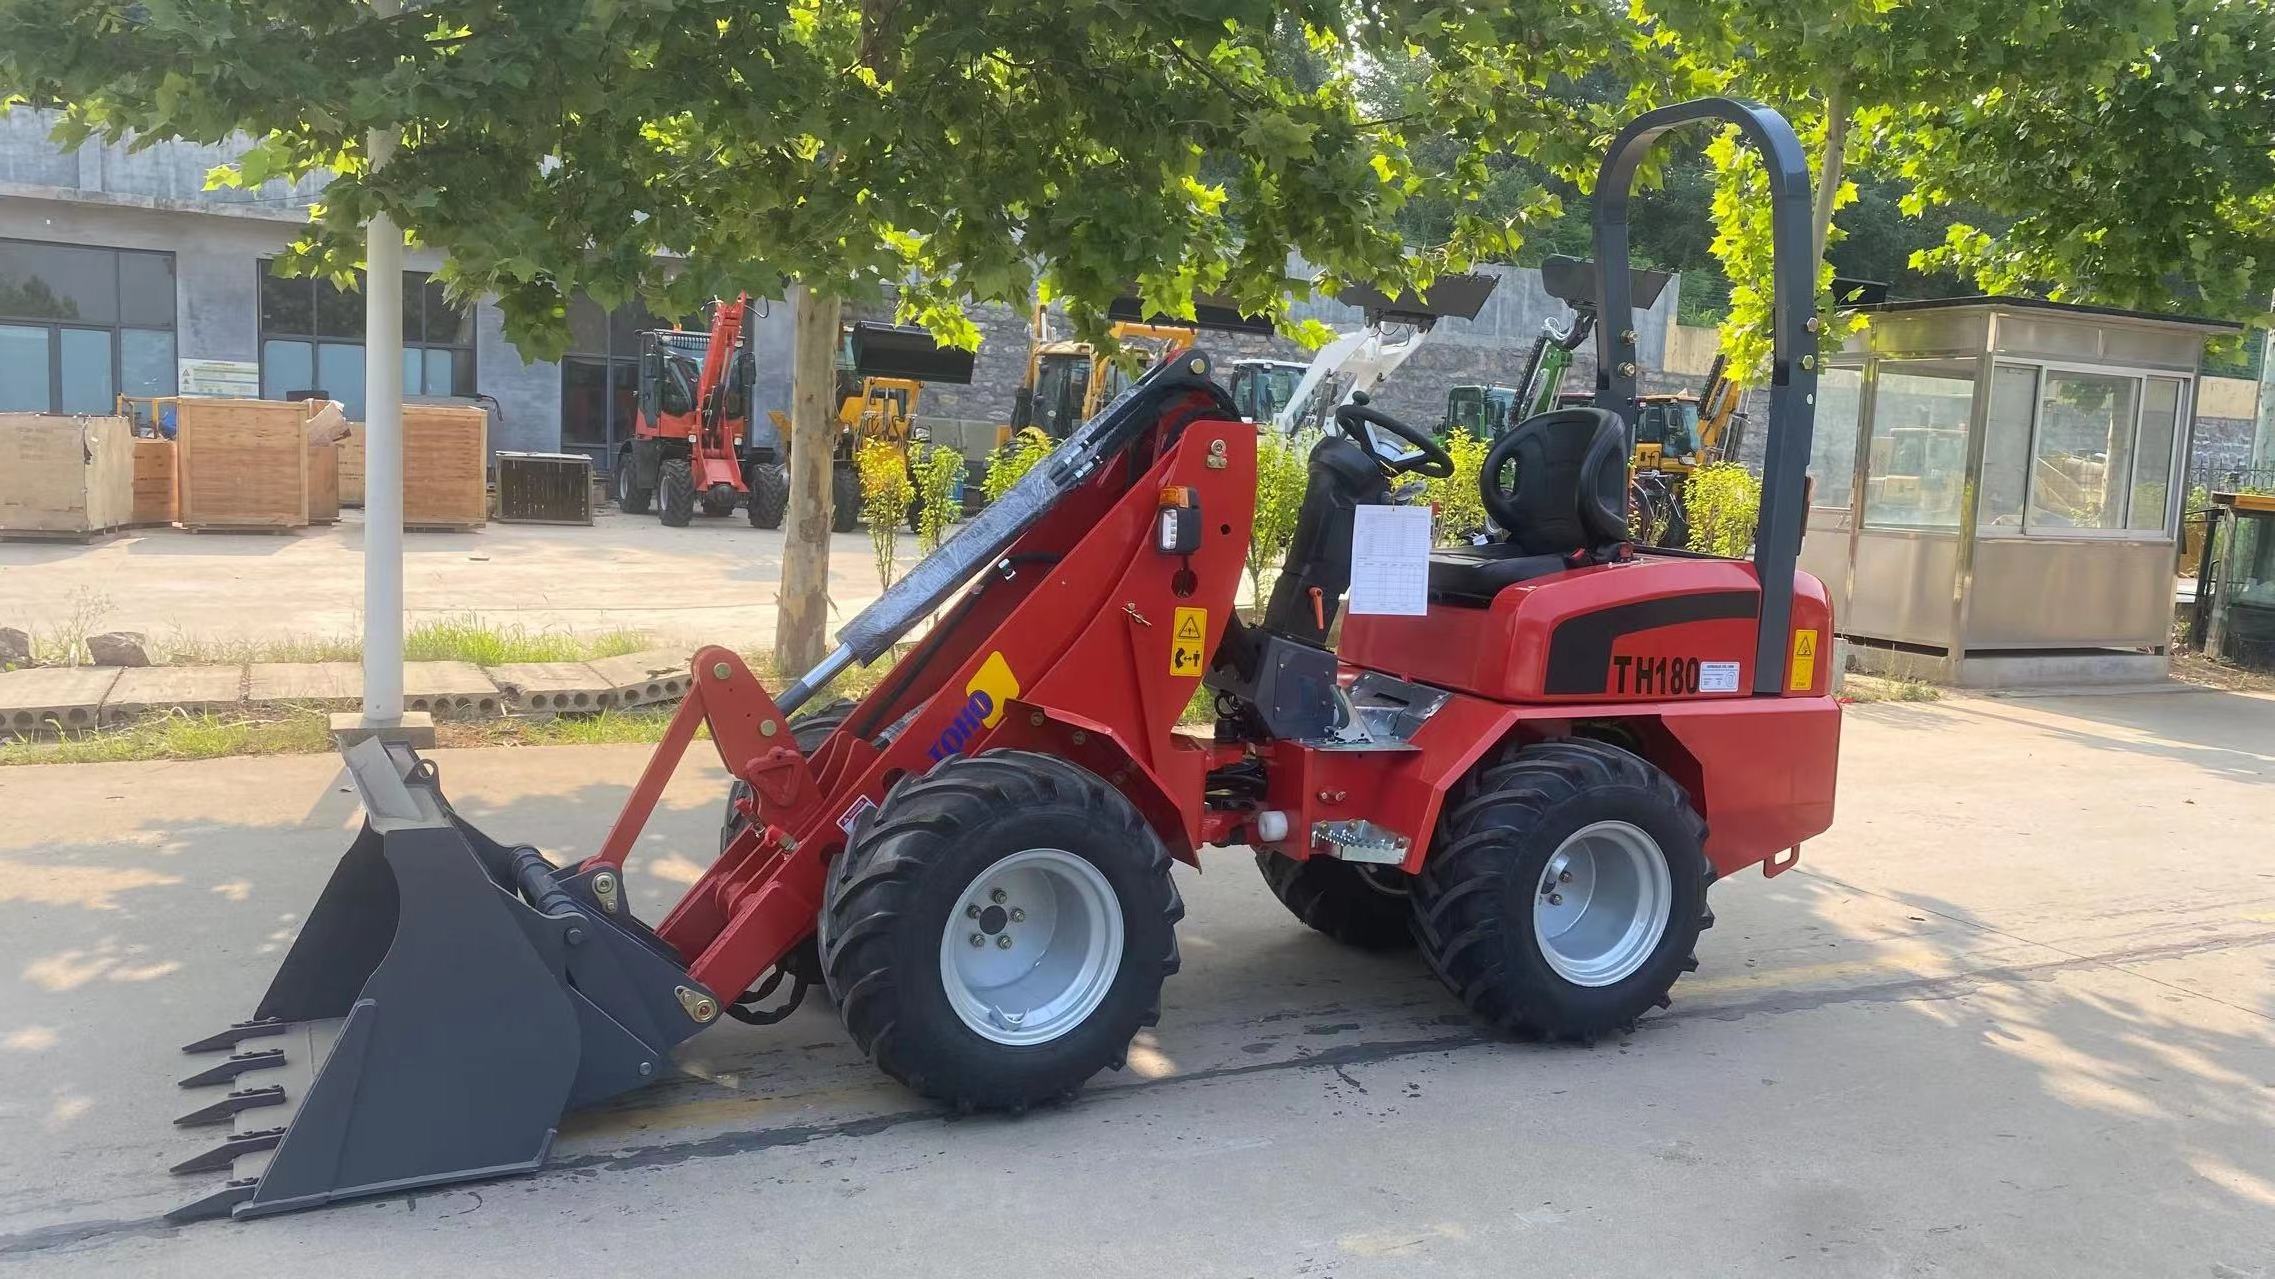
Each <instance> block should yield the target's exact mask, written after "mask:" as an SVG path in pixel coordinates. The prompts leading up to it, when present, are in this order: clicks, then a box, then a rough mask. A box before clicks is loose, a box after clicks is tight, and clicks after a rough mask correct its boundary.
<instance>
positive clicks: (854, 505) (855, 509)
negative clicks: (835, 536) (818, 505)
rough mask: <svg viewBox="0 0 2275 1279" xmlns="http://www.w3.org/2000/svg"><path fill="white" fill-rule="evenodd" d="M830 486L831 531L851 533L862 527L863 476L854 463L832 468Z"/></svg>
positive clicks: (837, 465) (839, 464)
mask: <svg viewBox="0 0 2275 1279" xmlns="http://www.w3.org/2000/svg"><path fill="white" fill-rule="evenodd" d="M829 485H830V490H829V507H830V510H829V531H830V532H832V533H850V532H852V531H853V530H855V529H857V528H859V527H861V476H860V474H859V473H858V472H856V471H855V470H854V469H853V463H851V462H838V463H836V464H835V465H833V466H831V467H830V470H829Z"/></svg>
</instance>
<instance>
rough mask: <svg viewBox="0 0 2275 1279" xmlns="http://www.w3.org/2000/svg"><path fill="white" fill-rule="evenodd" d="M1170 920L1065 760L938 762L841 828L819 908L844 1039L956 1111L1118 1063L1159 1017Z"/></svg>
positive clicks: (1016, 1098)
mask: <svg viewBox="0 0 2275 1279" xmlns="http://www.w3.org/2000/svg"><path fill="white" fill-rule="evenodd" d="M1184 913H1185V908H1184V904H1183V903H1182V901H1180V900H1179V898H1178V895H1177V887H1176V885H1175V884H1174V883H1173V882H1172V881H1171V879H1170V874H1169V854H1168V851H1167V850H1166V849H1164V848H1163V847H1162V845H1161V841H1160V840H1159V839H1158V838H1156V837H1155V835H1154V833H1153V831H1152V829H1151V828H1150V827H1148V826H1147V825H1146V824H1145V821H1144V819H1143V818H1142V817H1140V816H1139V815H1138V812H1137V810H1136V809H1135V808H1134V807H1132V806H1131V804H1130V802H1129V801H1128V800H1127V799H1124V798H1123V797H1122V795H1121V794H1120V793H1119V792H1118V791H1116V790H1114V789H1113V788H1112V787H1111V786H1109V785H1107V784H1106V783H1105V782H1104V781H1103V780H1101V779H1100V778H1098V777H1097V776H1095V775H1093V774H1091V773H1089V772H1087V771H1085V770H1083V769H1081V768H1079V767H1076V766H1075V765H1073V764H1070V763H1067V762H1066V761H1065V760H1061V759H1057V758H1054V757H1051V756H1046V755H1037V754H1033V753H1030V752H1026V751H1004V750H998V751H989V752H987V753H985V754H983V755H978V756H972V757H952V758H950V759H948V760H946V761H944V762H943V763H941V764H939V765H938V766H936V767H934V768H933V769H932V771H930V772H929V773H926V774H924V775H923V776H921V777H911V778H907V779H905V780H903V781H901V782H900V783H899V784H897V785H896V786H894V788H893V790H892V792H891V793H890V794H888V795H887V796H886V797H885V802H884V804H883V805H882V806H881V807H879V808H878V809H877V810H876V811H875V812H873V813H871V814H869V815H868V816H866V817H864V818H863V819H862V820H861V822H860V824H859V825H857V826H856V827H855V830H854V838H853V843H852V845H851V846H850V847H849V848H848V849H847V850H846V851H845V853H844V854H842V855H841V856H840V857H839V858H838V861H837V865H836V866H835V867H833V868H832V870H831V874H830V882H829V888H828V892H827V894H826V896H825V901H824V905H823V907H822V962H823V971H824V973H825V974H826V976H827V979H828V982H829V990H830V993H831V995H833V996H834V997H835V998H836V999H837V1002H838V1007H839V1010H840V1012H841V1013H842V1014H843V1015H844V1018H845V1026H846V1029H847V1030H848V1031H849V1032H851V1034H852V1036H853V1042H854V1043H855V1044H856V1045H858V1046H859V1047H860V1048H861V1050H862V1051H863V1052H865V1053H867V1054H868V1055H869V1057H870V1059H871V1060H873V1061H875V1062H876V1063H877V1065H878V1066H879V1067H880V1068H882V1069H883V1070H884V1071H885V1073H886V1074H889V1075H891V1076H892V1077H893V1078H895V1079H898V1080H900V1081H901V1082H902V1083H905V1084H907V1085H908V1086H909V1087H910V1088H913V1089H915V1090H916V1091H917V1092H919V1093H922V1094H924V1095H925V1096H927V1097H934V1098H938V1099H940V1100H943V1101H947V1102H951V1103H953V1104H955V1105H957V1106H959V1107H964V1108H987V1109H1011V1110H1018V1109H1023V1108H1025V1107H1027V1106H1029V1105H1032V1104H1034V1103H1036V1102H1040V1101H1047V1100H1051V1099H1053V1098H1057V1097H1062V1096H1065V1095H1066V1094H1068V1093H1070V1092H1072V1091H1073V1090H1074V1089H1076V1088H1078V1087H1080V1086H1081V1084H1082V1082H1083V1081H1084V1080H1086V1079H1088V1078H1089V1077H1090V1076H1092V1075H1094V1074H1096V1073H1097V1072H1098V1071H1099V1070H1100V1069H1101V1068H1104V1067H1107V1066H1113V1067H1117V1068H1118V1067H1120V1066H1121V1065H1122V1063H1123V1061H1124V1059H1125V1058H1126V1057H1127V1055H1128V1053H1129V1045H1130V1040H1131V1039H1132V1038H1133V1037H1134V1036H1135V1035H1136V1034H1137V1032H1138V1031H1139V1030H1141V1029H1143V1028H1145V1027H1147V1026H1151V1025H1153V1024H1154V1023H1155V1022H1157V1021H1159V1020H1160V1016H1161V983H1162V981H1163V980H1164V979H1165V978H1167V977H1168V976H1169V974H1171V973H1173V972H1175V971H1177V936H1176V923H1177V921H1178V919H1180V918H1182V917H1183V915H1184Z"/></svg>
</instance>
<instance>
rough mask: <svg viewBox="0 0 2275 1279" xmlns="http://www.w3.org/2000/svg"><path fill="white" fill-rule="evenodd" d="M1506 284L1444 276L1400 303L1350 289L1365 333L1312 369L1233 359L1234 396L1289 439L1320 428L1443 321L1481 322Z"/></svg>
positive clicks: (1330, 350)
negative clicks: (1489, 303)
mask: <svg viewBox="0 0 2275 1279" xmlns="http://www.w3.org/2000/svg"><path fill="white" fill-rule="evenodd" d="M1499 282H1500V281H1499V279H1498V278H1497V277H1494V276H1490V275H1446V276H1440V277H1438V279H1437V280H1436V282H1434V283H1433V284H1431V286H1430V287H1429V288H1427V289H1424V290H1422V294H1421V296H1420V297H1418V298H1416V297H1400V298H1397V299H1396V300H1393V299H1392V298H1390V297H1389V296H1388V295H1386V294H1384V293H1382V292H1380V291H1378V290H1376V289H1373V288H1369V287H1367V286H1364V285H1349V286H1346V287H1345V288H1344V290H1343V292H1342V294H1341V295H1340V297H1341V298H1342V300H1343V301H1345V302H1349V303H1352V304H1354V305H1356V306H1358V307H1359V308H1360V310H1361V311H1362V312H1363V313H1364V314H1365V316H1366V327H1364V328H1360V329H1354V330H1352V331H1350V332H1348V333H1343V334H1340V335H1338V336H1337V337H1336V338H1335V340H1334V341H1332V342H1329V343H1328V344H1327V345H1325V346H1323V347H1320V348H1319V350H1318V352H1317V353H1316V354H1314V355H1313V356H1312V357H1311V363H1310V364H1308V365H1297V364H1294V363H1292V362H1289V361H1285V360H1236V361H1234V363H1233V366H1232V383H1231V390H1232V398H1233V400H1234V402H1236V403H1238V404H1239V405H1240V410H1241V413H1242V415H1243V416H1245V417H1247V418H1248V419H1249V420H1250V421H1254V422H1265V421H1269V422H1270V423H1271V424H1272V428H1273V429H1274V430H1276V431H1278V432H1280V433H1281V434H1283V435H1289V434H1293V433H1295V432H1296V431H1299V430H1302V429H1303V428H1305V427H1307V426H1319V425H1321V424H1322V423H1324V422H1326V421H1327V420H1328V418H1330V417H1331V416H1332V415H1333V414H1334V412H1335V410H1336V409H1337V408H1338V407H1340V406H1341V405H1344V404H1347V403H1349V402H1350V400H1351V396H1352V395H1353V394H1355V393H1359V392H1365V393H1366V394H1368V395H1372V394H1374V393H1375V391H1376V390H1377V389H1378V388H1380V387H1381V385H1382V384H1383V382H1384V381H1386V380H1387V379H1388V378H1389V377H1390V375H1391V374H1392V373H1393V372H1395V371H1397V369H1398V366H1399V365H1401V364H1404V363H1405V362H1406V361H1407V359H1408V358H1409V357H1411V356H1412V355H1413V354H1414V352H1415V351H1416V350H1417V349H1418V348H1420V347H1421V345H1422V341H1423V339H1425V338H1427V337H1428V336H1429V335H1430V330H1431V329H1432V328H1434V327H1436V325H1437V322H1438V321H1439V320H1442V319H1444V318H1445V317H1446V316H1449V315H1455V316H1460V317H1461V318H1462V319H1465V320H1473V319H1476V318H1477V312H1478V311H1479V310H1480V309H1482V308H1483V307H1484V305H1485V299H1487V298H1488V297H1491V296H1492V294H1493V287H1494V285H1496V284H1498V283H1499ZM1298 369H1301V373H1300V374H1298V373H1297V372H1296V370H1298ZM1291 378H1292V385H1291V384H1290V380H1291Z"/></svg>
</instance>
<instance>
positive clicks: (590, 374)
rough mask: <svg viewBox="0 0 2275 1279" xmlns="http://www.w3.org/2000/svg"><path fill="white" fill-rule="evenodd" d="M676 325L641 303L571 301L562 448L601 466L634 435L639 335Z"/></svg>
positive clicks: (581, 298) (613, 459)
mask: <svg viewBox="0 0 2275 1279" xmlns="http://www.w3.org/2000/svg"><path fill="white" fill-rule="evenodd" d="M671 327H672V326H671V325H670V324H669V323H667V322H665V321H663V320H660V319H657V318H656V317H655V316H654V315H653V314H651V313H650V312H649V310H648V309H647V308H646V307H644V306H642V305H640V304H639V303H638V302H629V303H626V304H625V305H623V306H620V307H617V308H616V309H615V310H613V311H603V310H601V308H600V304H599V303H597V302H594V301H593V300H592V299H591V298H588V297H585V296H583V295H582V294H579V295H578V296H576V297H574V298H572V299H570V301H569V354H568V355H567V356H566V357H564V358H563V359H562V361H561V447H562V448H563V449H564V450H575V451H577V452H582V453H590V454H592V455H593V457H594V460H595V461H596V462H597V463H598V464H599V465H600V466H602V467H604V468H605V467H612V466H614V465H616V451H617V449H618V448H620V447H622V446H623V444H624V443H625V442H626V441H628V440H630V439H631V438H632V429H633V423H634V420H635V418H636V417H637V416H638V401H639V390H640V334H641V332H642V331H644V330H647V329H668V328H671Z"/></svg>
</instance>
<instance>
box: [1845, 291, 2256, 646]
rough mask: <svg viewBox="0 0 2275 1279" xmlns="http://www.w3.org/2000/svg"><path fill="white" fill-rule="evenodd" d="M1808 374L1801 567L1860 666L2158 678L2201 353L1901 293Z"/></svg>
mask: <svg viewBox="0 0 2275 1279" xmlns="http://www.w3.org/2000/svg"><path fill="white" fill-rule="evenodd" d="M1861 312H1862V313H1863V314H1864V316H1865V319H1866V322H1867V327H1866V328H1865V330H1864V331H1863V332H1862V333H1860V334H1858V335H1857V336H1855V337H1853V338H1851V339H1850V341H1849V343H1848V348H1847V349H1846V350H1845V351H1843V352H1842V353H1841V354H1840V355H1838V356H1834V357H1831V358H1829V359H1827V360H1826V362H1825V368H1824V370H1823V373H1822V375H1821V377H1820V378H1819V380H1818V401H1817V429H1816V435H1815V440H1814V446H1813V450H1812V456H1811V459H1810V467H1809V471H1810V478H1811V484H1812V488H1811V494H1812V496H1811V502H1810V511H1809V526H1808V533H1807V536H1806V537H1805V538H1804V540H1803V543H1802V550H1801V566H1802V567H1803V568H1805V569H1807V570H1809V571H1810V572H1812V573H1814V574H1816V575H1817V576H1818V577H1819V578H1821V579H1822V580H1823V581H1824V583H1825V586H1826V589H1827V590H1828V591H1829V592H1831V595H1832V599H1833V608H1834V614H1833V615H1834V618H1835V620H1836V623H1837V625H1838V626H1839V628H1840V633H1841V634H1842V635H1843V636H1845V637H1846V638H1847V639H1848V640H1849V651H1850V654H1851V660H1852V661H1853V662H1854V663H1855V664H1856V665H1857V666H1858V667H1859V668H1860V669H1864V670H1868V671H1869V670H1878V671H1884V672H1891V673H1898V674H1909V675H1913V676H1917V677H1920V678H1926V679H1932V680H1936V681H1939V682H1944V683H1952V684H1961V685H1969V686H1978V687H1989V686H2002V685H2028V684H2069V683H2084V682H2127V681H2133V680H2143V679H2156V678H2160V677H2162V675H2163V674H2164V671H2165V662H2166V649H2167V648H2168V647H2169V645H2170V644H2171V630H2172V617H2173V577H2174V565H2175V561H2176V559H2177V556H2178V546H2177V544H2176V543H2177V539H2178V530H2179V522H2180V506H2181V499H2182V497H2183V493H2182V490H2183V489H2184V488H2185V487H2186V464H2187V457H2188V437H2189V432H2190V425H2191V423H2192V421H2193V405H2194V402H2195V396H2194V392H2195V382H2196V369H2197V365H2198V363H2199V362H2200V360H2201V358H2202V355H2203V347H2204V342H2205V339H2206V338H2207V337H2210V336H2212V335H2215V334H2220V333H2226V332H2232V331H2234V328H2235V326H2232V325H2228V324H2223V323H2220V322H2217V321H2210V320H2195V319H2187V318H2175V317H2170V316H2153V315H2145V314H2140V313H2136V312H2127V311H2112V310H2105V309H2102V308H2097V307H2082V306H2070V305H2064V304H2061V303H2053V302H2040V301H2036V300H2033V299H2027V298H1961V299H1950V300H1943V301H1935V302H1894V303H1887V304H1883V305H1879V306H1872V307H1865V308H1861Z"/></svg>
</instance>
